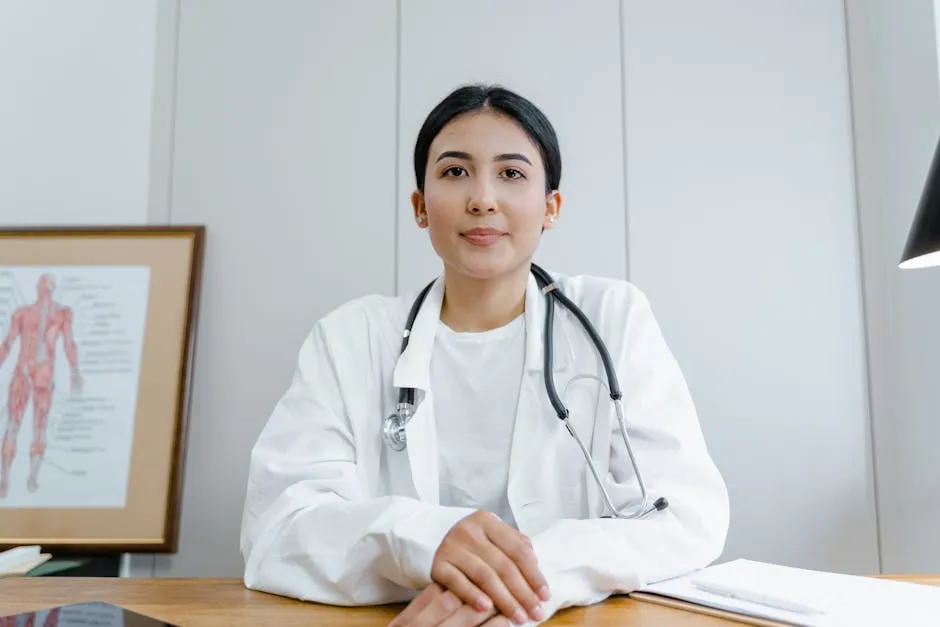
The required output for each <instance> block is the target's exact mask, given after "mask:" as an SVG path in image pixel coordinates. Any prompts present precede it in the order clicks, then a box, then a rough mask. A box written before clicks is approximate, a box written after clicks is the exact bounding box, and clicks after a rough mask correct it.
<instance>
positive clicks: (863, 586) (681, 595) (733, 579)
mask: <svg viewBox="0 0 940 627" xmlns="http://www.w3.org/2000/svg"><path fill="white" fill-rule="evenodd" d="M629 596H630V597H631V598H634V599H636V600H639V601H647V602H651V603H659V604H661V605H667V606H671V607H676V608H679V609H683V610H687V611H691V612H697V613H701V614H709V615H712V616H717V617H721V618H728V619H732V620H736V621H739V622H744V623H749V624H751V625H759V626H762V627H784V626H785V627H834V626H842V625H905V627H908V626H921V625H923V626H924V627H927V626H928V625H930V626H931V627H936V625H940V587H935V586H930V585H926V584H919V583H913V582H902V581H894V580H890V579H880V578H876V577H867V576H863V575H848V574H841V573H832V572H825V571H818V570H809V569H804V568H794V567H789V566H780V565H777V564H769V563H766V562H758V561H753V560H747V559H737V560H732V561H729V562H725V563H723V564H716V565H714V566H709V567H708V568H704V569H701V570H698V571H695V572H692V573H689V574H687V575H683V576H681V577H675V578H673V579H667V580H665V581H660V582H657V583H654V584H651V585H648V586H644V587H642V588H640V589H638V590H636V591H635V592H632V593H630V595H629Z"/></svg>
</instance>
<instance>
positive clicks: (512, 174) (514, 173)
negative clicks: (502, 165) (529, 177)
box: [503, 168, 525, 179]
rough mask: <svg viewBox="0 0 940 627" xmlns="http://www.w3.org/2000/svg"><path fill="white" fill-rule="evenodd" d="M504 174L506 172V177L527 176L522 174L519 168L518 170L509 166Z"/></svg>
mask: <svg viewBox="0 0 940 627" xmlns="http://www.w3.org/2000/svg"><path fill="white" fill-rule="evenodd" d="M503 174H505V175H506V177H507V178H510V179H521V178H525V176H524V175H523V174H522V172H520V171H519V170H516V169H514V168H509V169H508V170H505V171H504V172H503Z"/></svg>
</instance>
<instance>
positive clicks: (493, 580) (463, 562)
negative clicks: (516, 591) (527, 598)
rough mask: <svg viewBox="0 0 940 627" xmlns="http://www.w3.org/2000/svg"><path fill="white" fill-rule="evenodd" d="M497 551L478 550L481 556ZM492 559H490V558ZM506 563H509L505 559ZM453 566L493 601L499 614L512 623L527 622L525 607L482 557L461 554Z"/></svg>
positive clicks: (491, 549) (468, 553) (491, 548)
mask: <svg viewBox="0 0 940 627" xmlns="http://www.w3.org/2000/svg"><path fill="white" fill-rule="evenodd" d="M493 551H496V552H497V553H498V551H497V550H496V549H495V548H493V547H490V549H489V550H480V551H479V552H480V553H481V554H486V553H492V552H493ZM491 559H492V558H491ZM506 561H509V560H508V558H506ZM453 563H454V566H455V567H456V568H457V569H458V570H460V571H461V572H462V573H464V574H465V575H466V576H467V577H468V578H469V579H470V581H472V582H473V583H474V584H476V585H477V586H478V587H479V588H480V589H481V590H483V592H484V593H485V594H486V595H487V596H488V597H489V598H490V599H492V600H493V605H494V606H495V607H496V609H497V610H499V612H500V613H502V614H504V615H506V616H507V617H509V618H511V619H512V620H513V622H515V623H518V624H520V625H521V624H522V623H524V622H526V620H527V616H528V615H527V612H526V609H525V607H524V606H523V605H522V604H521V603H520V602H519V601H517V600H516V598H515V597H514V596H513V594H512V592H510V590H509V587H508V586H507V585H506V582H505V581H503V578H502V577H501V576H500V573H499V572H497V570H496V569H495V568H494V567H493V565H491V564H490V563H489V562H488V561H487V560H486V559H484V558H483V556H482V555H477V554H475V553H470V552H462V553H460V554H459V555H457V556H456V559H455V561H454V562H453Z"/></svg>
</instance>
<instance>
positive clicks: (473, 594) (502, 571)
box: [431, 510, 550, 625]
mask: <svg viewBox="0 0 940 627" xmlns="http://www.w3.org/2000/svg"><path fill="white" fill-rule="evenodd" d="M431 579H433V580H434V581H435V582H437V583H439V584H440V585H441V586H442V587H443V588H445V589H446V590H447V591H449V592H451V593H453V594H454V595H455V596H456V598H457V599H459V600H460V601H462V602H463V603H466V604H467V605H469V606H471V607H473V608H475V609H476V610H477V611H480V612H485V611H488V610H489V609H490V608H491V607H493V606H495V609H496V610H497V611H498V612H500V613H502V614H503V615H504V616H506V617H508V618H510V619H512V621H513V622H515V623H516V624H520V625H521V624H523V623H525V622H526V621H527V620H529V619H530V618H531V620H535V621H540V620H542V619H543V617H544V614H543V611H542V608H541V601H548V599H549V598H550V594H549V590H548V585H547V583H546V582H545V577H544V576H542V573H541V572H540V571H539V568H538V562H537V560H536V557H535V551H534V550H533V549H532V543H531V542H530V541H529V539H528V538H527V537H526V536H524V535H523V534H521V533H519V532H518V531H516V530H515V529H513V528H512V527H510V526H509V525H507V524H506V523H504V522H502V521H501V520H499V519H498V518H497V517H496V516H494V515H492V514H490V513H489V512H486V511H482V510H481V511H478V512H475V513H473V514H471V515H469V516H467V517H466V518H464V519H463V520H461V521H460V522H458V523H457V524H456V525H454V526H453V528H451V530H450V531H449V532H448V534H447V535H446V536H444V540H443V541H442V542H441V546H440V547H438V549H437V552H436V553H435V555H434V562H433V564H432V566H431Z"/></svg>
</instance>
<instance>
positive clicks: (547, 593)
mask: <svg viewBox="0 0 940 627" xmlns="http://www.w3.org/2000/svg"><path fill="white" fill-rule="evenodd" d="M538 595H539V598H540V599H542V600H543V601H548V600H549V599H551V598H552V592H551V590H549V589H548V586H542V587H541V588H539V592H538Z"/></svg>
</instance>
